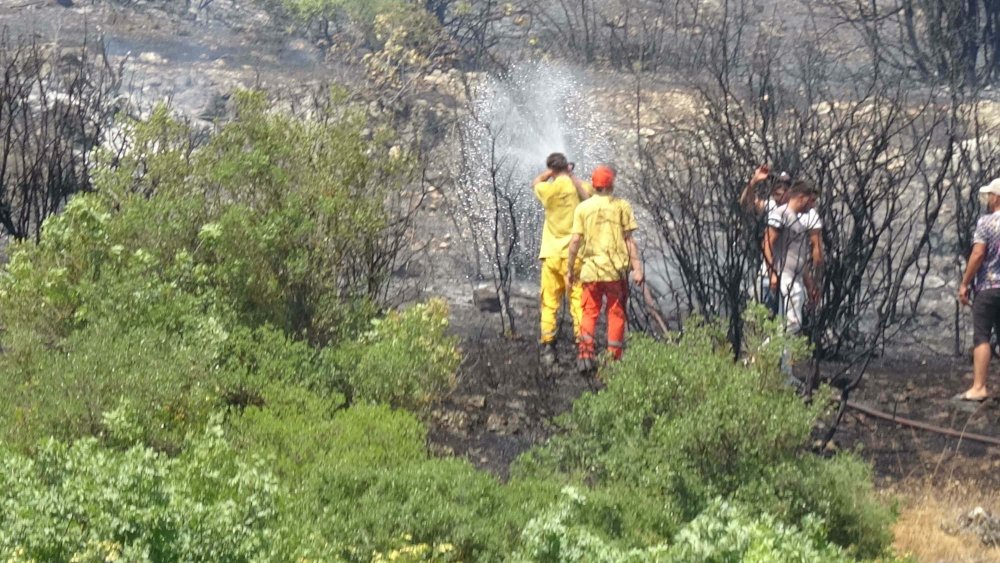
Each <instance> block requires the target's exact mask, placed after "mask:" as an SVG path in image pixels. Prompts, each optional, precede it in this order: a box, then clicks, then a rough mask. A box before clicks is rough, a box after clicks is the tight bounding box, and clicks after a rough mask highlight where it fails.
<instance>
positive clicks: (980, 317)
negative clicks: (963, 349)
mask: <svg viewBox="0 0 1000 563" xmlns="http://www.w3.org/2000/svg"><path fill="white" fill-rule="evenodd" d="M979 195H980V197H981V198H983V199H985V203H986V208H987V211H988V213H987V214H986V215H983V216H982V217H980V218H979V221H977V222H976V231H975V233H974V234H973V236H972V253H971V254H970V255H969V263H968V264H967V265H966V267H965V275H963V276H962V284H961V285H959V286H958V299H959V301H961V302H962V304H963V305H966V306H968V305H972V345H973V348H972V387H970V388H969V389H967V390H966V391H964V392H962V393H959V394H958V395H955V397H954V399H955V400H958V401H985V400H986V399H987V398H988V397H989V393H988V392H987V390H986V378H987V376H988V375H989V367H990V358H991V357H992V356H993V350H992V348H991V346H990V333H991V332H992V331H993V330H997V328H998V327H1000V178H997V179H996V180H993V181H992V182H990V183H989V184H987V185H985V186H983V187H981V188H979ZM970 286H974V287H975V299H971V289H970Z"/></svg>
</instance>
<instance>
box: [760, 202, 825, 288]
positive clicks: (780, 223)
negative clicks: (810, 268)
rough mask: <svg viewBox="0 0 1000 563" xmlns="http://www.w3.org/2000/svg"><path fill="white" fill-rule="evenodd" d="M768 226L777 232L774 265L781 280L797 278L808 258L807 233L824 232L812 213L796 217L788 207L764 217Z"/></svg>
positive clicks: (821, 223) (811, 210)
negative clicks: (820, 230) (778, 232)
mask: <svg viewBox="0 0 1000 563" xmlns="http://www.w3.org/2000/svg"><path fill="white" fill-rule="evenodd" d="M767 226H768V227H774V228H775V229H778V231H780V234H779V235H778V242H777V244H775V245H774V248H773V252H774V265H775V269H776V270H777V271H778V272H780V273H781V276H782V277H783V278H784V277H791V278H797V277H801V274H802V271H803V270H804V269H805V266H806V264H807V263H808V262H809V259H810V257H811V246H810V244H809V233H810V232H811V231H816V230H819V229H822V228H823V221H822V220H821V219H820V218H819V213H817V212H816V210H815V209H810V210H809V211H807V212H805V213H796V212H794V211H792V210H791V209H789V208H788V205H787V204H785V205H782V206H780V207H776V208H775V209H774V210H772V211H771V212H770V213H768V215H767Z"/></svg>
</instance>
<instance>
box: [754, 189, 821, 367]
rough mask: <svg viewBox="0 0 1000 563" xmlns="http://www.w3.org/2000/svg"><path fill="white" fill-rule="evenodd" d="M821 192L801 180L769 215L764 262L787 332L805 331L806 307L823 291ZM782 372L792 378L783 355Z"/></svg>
mask: <svg viewBox="0 0 1000 563" xmlns="http://www.w3.org/2000/svg"><path fill="white" fill-rule="evenodd" d="M818 198H819V191H818V190H817V189H816V188H815V186H813V185H812V184H811V183H809V182H806V181H804V180H799V181H797V182H795V183H794V184H792V187H791V189H789V197H788V203H786V204H785V205H781V206H779V207H777V208H775V209H774V210H773V211H771V213H770V214H768V216H767V231H766V232H765V234H764V263H765V264H766V265H767V270H768V277H769V281H770V288H771V291H772V292H773V293H775V294H777V295H779V296H780V301H779V315H781V316H783V317H785V331H786V332H789V333H791V334H799V333H800V332H801V331H802V319H803V316H802V315H803V308H804V307H805V305H806V303H807V302H808V303H809V304H810V306H815V305H816V304H818V303H819V300H820V297H821V296H822V291H823V278H822V274H823V231H822V229H823V222H822V220H821V219H820V217H819V213H817V212H816V209H815V206H816V200H817V199H818ZM782 371H784V372H785V374H786V375H788V376H789V377H792V365H791V362H790V360H789V359H788V358H787V357H785V358H782Z"/></svg>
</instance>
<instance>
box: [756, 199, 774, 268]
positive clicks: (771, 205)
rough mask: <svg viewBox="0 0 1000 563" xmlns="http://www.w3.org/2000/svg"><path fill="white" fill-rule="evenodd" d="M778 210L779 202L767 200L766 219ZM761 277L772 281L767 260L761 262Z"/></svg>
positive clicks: (765, 207)
mask: <svg viewBox="0 0 1000 563" xmlns="http://www.w3.org/2000/svg"><path fill="white" fill-rule="evenodd" d="M777 208H778V202H777V201H774V198H773V197H769V198H767V203H765V204H764V218H765V219H766V218H769V217H770V216H771V212H772V211H774V210H775V209H777ZM760 277H761V279H765V280H768V279H771V274H770V273H769V272H768V271H767V260H761V261H760Z"/></svg>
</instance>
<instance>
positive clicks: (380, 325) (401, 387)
mask: <svg viewBox="0 0 1000 563" xmlns="http://www.w3.org/2000/svg"><path fill="white" fill-rule="evenodd" d="M447 328H448V307H447V305H446V304H445V303H444V302H443V301H439V300H435V301H431V302H429V303H427V304H423V305H416V306H413V307H411V308H409V309H407V310H406V311H403V312H401V313H396V312H393V313H390V314H389V315H387V316H386V317H385V318H382V319H376V320H373V321H372V327H371V329H370V330H369V331H367V332H365V333H363V334H361V335H360V336H359V337H358V339H357V340H356V341H355V342H353V343H345V344H344V345H342V346H340V347H338V348H336V349H332V351H331V352H330V354H329V356H330V357H331V361H332V363H333V364H334V365H335V366H336V370H337V373H338V375H337V379H338V380H340V381H341V383H340V384H339V386H340V388H341V389H342V390H343V391H344V392H345V393H346V394H348V395H349V397H350V398H351V399H353V400H358V401H368V402H376V403H389V404H392V405H395V406H400V407H406V408H410V409H414V410H420V409H421V408H424V407H426V406H427V405H429V404H430V403H431V401H432V400H433V399H434V398H435V397H438V396H440V395H441V394H443V393H444V392H446V391H449V390H450V389H451V387H452V386H453V385H454V376H455V369H456V368H457V367H458V362H459V359H460V358H459V355H458V351H457V349H456V345H457V340H456V339H455V338H454V337H450V336H447V335H446V330H447Z"/></svg>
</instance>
